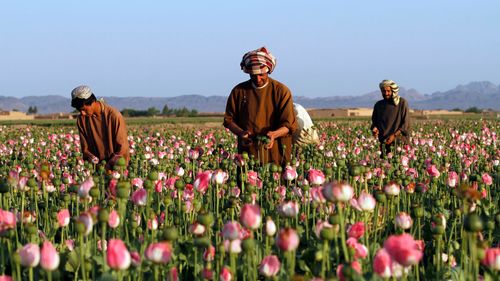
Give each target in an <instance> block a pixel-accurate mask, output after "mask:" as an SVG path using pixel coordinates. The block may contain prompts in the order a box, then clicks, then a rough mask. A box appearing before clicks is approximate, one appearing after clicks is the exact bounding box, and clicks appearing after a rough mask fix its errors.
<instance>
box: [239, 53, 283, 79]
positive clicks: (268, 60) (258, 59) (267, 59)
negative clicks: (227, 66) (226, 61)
mask: <svg viewBox="0 0 500 281" xmlns="http://www.w3.org/2000/svg"><path fill="white" fill-rule="evenodd" d="M240 66H241V69H242V70H243V72H245V73H248V74H264V73H269V74H271V72H273V70H274V67H275V66H276V58H275V57H274V56H273V55H272V54H271V53H270V52H269V51H268V50H267V49H266V48H265V47H262V48H259V49H257V50H253V51H250V52H248V53H246V54H245V55H244V56H243V59H242V60H241V63H240Z"/></svg>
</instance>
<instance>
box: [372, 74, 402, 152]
mask: <svg viewBox="0 0 500 281" xmlns="http://www.w3.org/2000/svg"><path fill="white" fill-rule="evenodd" d="M379 88H380V91H381V92H382V97H383V99H382V100H379V101H378V102H377V103H375V106H374V107H373V113H372V125H371V130H372V134H373V136H375V137H378V140H379V141H380V151H381V153H382V155H381V156H382V157H384V156H385V155H386V153H389V152H390V149H391V147H392V146H395V145H397V144H398V143H406V142H407V137H408V133H409V132H408V130H409V127H410V122H409V121H410V120H409V119H410V116H409V107H408V102H407V101H406V100H405V99H404V98H402V97H400V96H399V86H398V85H397V84H396V82H394V81H392V80H383V81H382V82H380V84H379Z"/></svg>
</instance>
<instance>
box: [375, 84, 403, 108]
mask: <svg viewBox="0 0 500 281" xmlns="http://www.w3.org/2000/svg"><path fill="white" fill-rule="evenodd" d="M378 86H379V88H380V92H382V97H383V98H384V99H385V100H391V99H392V100H393V101H394V103H396V104H397V103H399V95H398V93H399V86H398V84H396V82H394V81H392V80H382V82H380V84H379V85H378Z"/></svg>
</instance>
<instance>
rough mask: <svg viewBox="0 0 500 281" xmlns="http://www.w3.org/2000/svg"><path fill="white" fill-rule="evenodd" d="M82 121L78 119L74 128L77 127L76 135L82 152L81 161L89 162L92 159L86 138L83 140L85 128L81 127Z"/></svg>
mask: <svg viewBox="0 0 500 281" xmlns="http://www.w3.org/2000/svg"><path fill="white" fill-rule="evenodd" d="M82 122H83V119H82V118H81V117H78V119H77V120H76V126H77V127H78V134H79V135H80V149H81V151H82V155H83V159H84V160H90V159H91V158H92V156H94V155H92V153H90V151H89V144H88V143H87V138H85V128H84V127H83V124H82Z"/></svg>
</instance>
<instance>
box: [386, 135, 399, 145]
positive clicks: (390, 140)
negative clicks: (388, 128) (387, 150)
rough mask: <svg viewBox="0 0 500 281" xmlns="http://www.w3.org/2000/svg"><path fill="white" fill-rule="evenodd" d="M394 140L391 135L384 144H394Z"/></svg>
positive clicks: (394, 136) (394, 137) (393, 136)
mask: <svg viewBox="0 0 500 281" xmlns="http://www.w3.org/2000/svg"><path fill="white" fill-rule="evenodd" d="M395 139H396V135H395V134H392V135H390V136H389V137H388V138H387V139H386V140H385V144H391V143H393V142H394V140H395Z"/></svg>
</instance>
